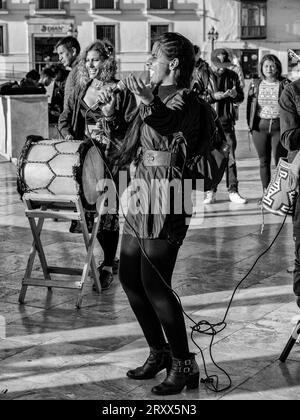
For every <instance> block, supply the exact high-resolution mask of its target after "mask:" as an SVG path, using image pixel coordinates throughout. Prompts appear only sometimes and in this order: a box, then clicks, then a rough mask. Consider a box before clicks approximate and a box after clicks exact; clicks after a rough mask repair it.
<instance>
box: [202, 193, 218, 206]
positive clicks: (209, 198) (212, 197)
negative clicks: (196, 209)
mask: <svg viewBox="0 0 300 420" xmlns="http://www.w3.org/2000/svg"><path fill="white" fill-rule="evenodd" d="M215 202H216V193H215V192H214V191H207V193H206V197H205V199H204V201H203V203H204V204H212V203H215Z"/></svg>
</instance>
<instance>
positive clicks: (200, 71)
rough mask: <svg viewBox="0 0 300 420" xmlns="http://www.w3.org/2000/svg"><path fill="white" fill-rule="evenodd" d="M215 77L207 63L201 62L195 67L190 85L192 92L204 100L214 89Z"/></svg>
mask: <svg viewBox="0 0 300 420" xmlns="http://www.w3.org/2000/svg"><path fill="white" fill-rule="evenodd" d="M215 84H216V81H215V76H214V74H213V72H212V70H211V68H210V67H209V65H208V63H207V62H206V61H204V60H201V62H200V64H199V65H198V66H197V67H195V69H194V72H193V79H192V83H191V87H192V91H193V92H194V93H195V94H196V95H197V96H198V97H199V98H203V99H206V98H207V97H208V96H209V95H210V94H211V93H213V92H214V91H215V89H216V86H215Z"/></svg>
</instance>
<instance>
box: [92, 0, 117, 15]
mask: <svg viewBox="0 0 300 420" xmlns="http://www.w3.org/2000/svg"><path fill="white" fill-rule="evenodd" d="M119 3H120V0H93V1H92V10H91V12H92V13H95V14H121V11H120V4H119Z"/></svg>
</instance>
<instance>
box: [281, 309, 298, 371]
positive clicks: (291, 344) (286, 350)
mask: <svg viewBox="0 0 300 420" xmlns="http://www.w3.org/2000/svg"><path fill="white" fill-rule="evenodd" d="M294 322H295V324H296V325H295V327H294V328H293V331H292V334H291V336H290V338H289V340H288V342H287V343H286V346H285V348H284V349H283V352H282V353H281V355H280V357H279V360H280V361H281V362H282V363H285V361H286V359H287V358H288V356H289V354H290V352H291V350H292V348H293V347H294V344H295V343H296V342H297V340H298V339H299V338H300V317H299V316H297V317H295V319H294Z"/></svg>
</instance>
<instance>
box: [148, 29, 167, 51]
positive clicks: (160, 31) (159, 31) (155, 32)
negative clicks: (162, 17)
mask: <svg viewBox="0 0 300 420" xmlns="http://www.w3.org/2000/svg"><path fill="white" fill-rule="evenodd" d="M150 31H151V34H150V36H151V45H150V47H151V50H152V47H153V44H154V42H155V41H156V39H157V38H158V37H159V36H160V35H161V34H163V33H164V32H168V31H169V26H168V25H151V28H150Z"/></svg>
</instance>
